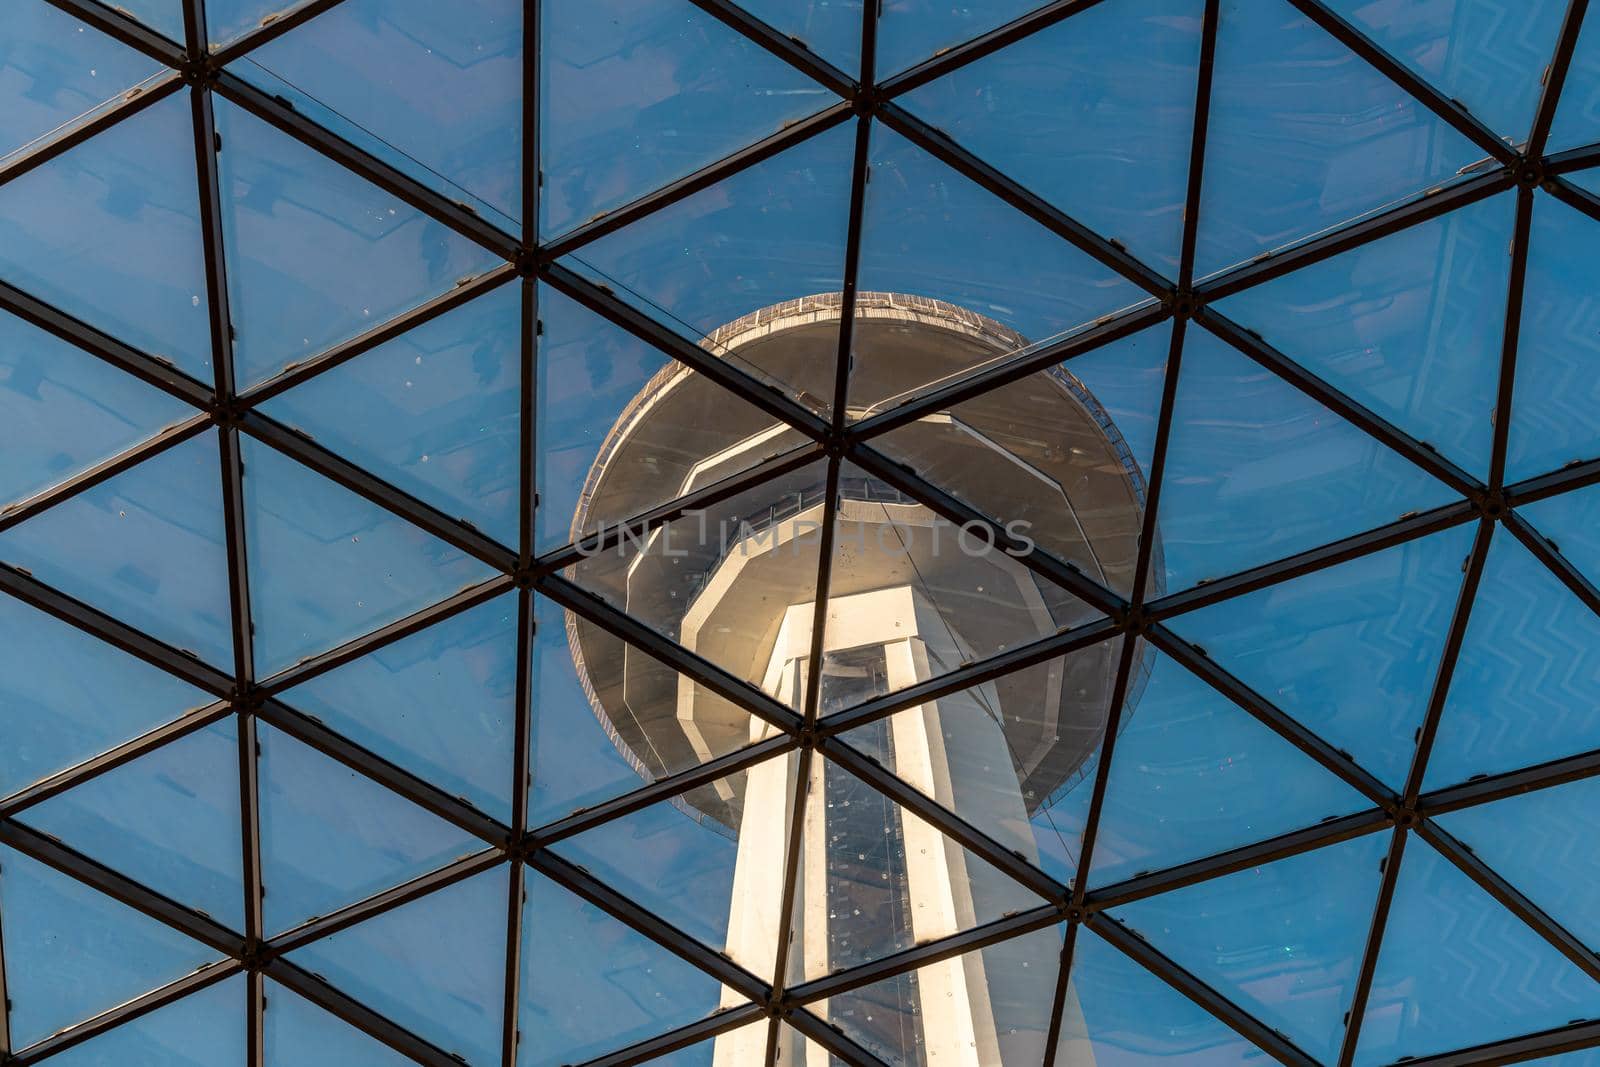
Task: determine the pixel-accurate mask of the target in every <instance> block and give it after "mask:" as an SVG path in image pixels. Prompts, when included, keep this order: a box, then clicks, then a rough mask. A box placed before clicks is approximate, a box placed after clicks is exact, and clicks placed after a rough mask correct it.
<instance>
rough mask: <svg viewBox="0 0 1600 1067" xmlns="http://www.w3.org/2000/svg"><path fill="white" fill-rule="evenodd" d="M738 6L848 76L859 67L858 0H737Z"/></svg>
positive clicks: (859, 32) (859, 25) (859, 10)
mask: <svg viewBox="0 0 1600 1067" xmlns="http://www.w3.org/2000/svg"><path fill="white" fill-rule="evenodd" d="M739 6H740V7H742V8H744V9H745V10H746V11H748V12H750V13H751V14H752V15H755V16H756V17H757V18H759V19H761V20H762V21H763V22H765V23H766V24H767V25H769V26H771V27H773V28H774V29H777V30H782V31H783V33H784V34H786V35H787V36H788V37H789V38H790V39H791V40H794V41H797V42H799V43H800V44H802V45H804V46H805V47H806V48H807V49H809V50H810V51H812V52H815V53H816V54H817V55H818V56H821V57H822V58H823V59H825V60H827V61H828V62H829V63H832V64H833V65H834V66H835V67H838V68H839V69H840V70H842V71H844V72H845V73H846V74H848V75H850V76H851V77H854V76H855V75H856V72H857V71H858V70H859V69H860V67H861V30H862V26H861V7H862V3H861V0H740V3H739Z"/></svg>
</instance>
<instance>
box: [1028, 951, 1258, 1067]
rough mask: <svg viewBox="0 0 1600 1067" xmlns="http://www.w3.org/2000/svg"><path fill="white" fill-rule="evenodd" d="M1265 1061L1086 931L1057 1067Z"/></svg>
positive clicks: (1224, 1066)
mask: <svg viewBox="0 0 1600 1067" xmlns="http://www.w3.org/2000/svg"><path fill="white" fill-rule="evenodd" d="M1265 1059H1266V1056H1265V1054H1264V1053H1262V1052H1261V1051H1260V1050H1258V1049H1257V1048H1256V1047H1255V1046H1254V1045H1252V1044H1250V1043H1249V1042H1248V1041H1246V1040H1245V1039H1244V1038H1242V1037H1240V1036H1239V1035H1238V1034H1236V1033H1234V1032H1233V1031H1232V1030H1231V1029H1229V1028H1228V1027H1227V1026H1226V1025H1225V1024H1224V1023H1222V1022H1220V1021H1219V1020H1217V1019H1215V1018H1212V1017H1211V1016H1210V1015H1207V1014H1206V1013H1205V1011H1204V1009H1202V1008H1199V1007H1197V1006H1196V1005H1195V1003H1194V1002H1193V1001H1191V1000H1189V999H1188V998H1187V997H1185V996H1184V995H1183V994H1181V993H1179V992H1178V991H1177V990H1175V989H1173V988H1172V987H1170V986H1168V985H1167V984H1166V983H1165V982H1163V981H1162V980H1161V979H1159V978H1157V977H1156V976H1155V975H1153V974H1151V973H1150V972H1149V971H1147V970H1145V969H1144V968H1143V967H1141V966H1139V965H1138V964H1137V963H1134V962H1133V961H1132V960H1130V959H1129V958H1128V957H1126V956H1124V955H1123V954H1122V953H1121V952H1118V951H1117V950H1116V949H1114V948H1112V947H1111V946H1110V945H1108V944H1106V943H1105V942H1104V941H1102V940H1100V938H1098V937H1095V936H1094V935H1093V934H1091V933H1089V932H1088V931H1087V930H1079V931H1078V935H1077V940H1076V941H1075V942H1074V943H1073V947H1072V984H1071V985H1070V986H1069V987H1068V989H1067V1000H1066V1002H1065V1005H1064V1010H1063V1011H1062V1014H1061V1040H1060V1043H1059V1044H1058V1045H1057V1046H1056V1062H1057V1063H1059V1064H1062V1065H1063V1067H1068V1065H1072V1064H1080V1063H1083V1064H1087V1063H1094V1064H1095V1065H1096V1067H1155V1065H1157V1064H1181V1065H1183V1067H1237V1065H1242V1064H1244V1063H1247V1062H1248V1063H1252V1064H1259V1063H1262V1062H1264V1061H1265Z"/></svg>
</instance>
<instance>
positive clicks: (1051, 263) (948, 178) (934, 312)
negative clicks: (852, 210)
mask: <svg viewBox="0 0 1600 1067" xmlns="http://www.w3.org/2000/svg"><path fill="white" fill-rule="evenodd" d="M871 163H872V165H871V168H870V182H869V184H868V186H867V199H866V205H865V209H864V214H863V216H862V224H861V227H862V228H861V265H860V286H861V290H862V293H863V294H864V296H863V297H862V298H860V307H859V309H858V311H857V315H858V317H860V318H866V319H868V321H870V320H871V319H872V318H873V317H886V316H890V317H892V316H894V315H898V316H900V317H902V318H904V319H905V320H907V321H908V323H911V324H916V323H920V322H921V321H922V318H923V317H924V316H931V317H933V319H934V320H935V322H936V323H942V322H944V321H947V320H953V321H952V322H951V325H949V326H946V329H958V330H959V332H960V333H962V334H964V335H965V337H964V339H963V340H961V341H959V342H958V343H956V344H954V345H950V346H948V347H949V348H954V351H953V352H951V351H943V352H940V353H939V355H940V356H942V358H940V359H938V360H937V362H935V361H934V360H933V359H931V358H928V357H923V359H922V360H919V363H918V366H917V367H916V368H914V373H912V374H911V377H910V378H909V379H908V380H904V381H900V382H898V383H896V384H897V385H898V386H899V388H898V390H893V391H890V390H884V389H881V388H880V389H876V390H873V391H872V392H873V393H875V394H876V395H871V394H870V393H869V395H866V396H865V397H860V396H859V388H860V387H858V386H857V384H856V383H855V382H852V384H851V389H850V402H851V404H852V406H861V407H864V406H865V405H866V404H870V403H880V404H881V403H882V402H883V400H884V399H885V396H886V395H888V394H889V393H890V392H895V393H897V394H898V395H897V396H896V399H903V398H905V397H907V396H909V395H910V394H911V393H913V392H914V391H916V390H918V389H921V388H923V387H926V386H929V385H932V384H934V383H935V382H938V383H939V384H943V383H944V382H945V381H948V380H950V379H953V378H956V377H957V376H959V375H961V374H964V373H966V372H969V371H973V370H976V369H977V368H979V367H982V366H986V365H990V364H993V363H995V362H997V361H1000V360H1003V359H1005V358H1006V357H1007V356H1009V355H1012V354H1015V353H1017V352H1020V351H1022V350H1023V349H1026V348H1029V347H1033V346H1037V345H1039V344H1041V343H1043V342H1046V341H1053V340H1056V339H1058V338H1059V337H1061V336H1063V335H1065V334H1069V333H1072V332H1073V331H1076V330H1078V329H1080V328H1082V327H1085V326H1088V325H1089V324H1090V323H1092V322H1093V321H1094V320H1096V319H1099V318H1101V317H1102V316H1105V315H1108V314H1110V313H1112V312H1115V311H1118V310H1121V309H1124V308H1127V307H1130V306H1132V305H1134V304H1138V303H1141V302H1142V301H1143V300H1144V299H1145V294H1144V292H1143V290H1141V289H1137V288H1135V287H1134V285H1133V283H1131V282H1129V281H1127V280H1126V279H1124V278H1123V277H1122V276H1121V275H1119V274H1117V273H1115V272H1114V271H1112V270H1111V269H1110V268H1108V267H1105V266H1102V265H1101V264H1100V263H1098V262H1096V261H1095V260H1094V259H1091V258H1090V257H1089V255H1088V253H1086V252H1081V251H1079V250H1078V249H1077V248H1075V247H1074V246H1072V245H1071V244H1069V243H1068V242H1067V241H1065V240H1064V239H1062V238H1060V237H1057V236H1056V235H1055V234H1053V233H1051V232H1050V231H1049V230H1046V229H1045V228H1044V227H1043V226H1041V225H1039V224H1038V223H1035V222H1034V221H1033V220H1032V219H1029V218H1028V217H1027V216H1026V215H1023V214H1022V213H1021V212H1019V211H1017V210H1015V209H1014V208H1012V207H1011V206H1009V205H1008V204H1006V203H1005V202H1004V201H1002V200H1001V199H999V198H998V197H996V196H993V195H991V194H990V193H988V192H987V191H985V190H984V189H983V188H982V187H980V186H979V185H977V184H976V183H975V182H972V181H970V180H969V179H967V178H965V177H963V176H961V175H960V174H957V173H956V172H955V171H954V170H952V169H950V168H949V167H947V166H945V165H944V164H943V163H941V162H939V161H938V160H937V159H935V158H934V157H933V156H931V155H929V154H928V153H926V152H924V151H923V150H922V149H920V148H918V147H917V146H916V145H914V144H912V143H911V142H910V141H908V140H906V139H905V138H903V137H901V136H900V135H899V134H896V133H893V132H890V131H889V130H888V129H887V128H885V127H883V126H877V127H874V129H873V133H872V160H871ZM885 306H887V307H888V308H889V309H890V310H887V311H885V310H883V307H885ZM924 309H926V310H924ZM957 324H959V325H957ZM875 343H876V344H877V345H893V344H895V343H896V337H895V334H894V333H892V332H890V331H886V330H880V331H875V332H874V333H871V334H864V335H863V336H862V338H861V340H860V341H859V342H857V343H855V344H854V345H853V349H854V358H855V363H856V364H857V365H858V366H863V367H866V366H872V365H889V366H892V365H893V364H892V363H891V362H890V356H889V355H888V354H887V353H880V352H878V351H875V350H874V347H873V346H874V344H875ZM924 360H925V361H926V366H923V365H922V362H923V361H924ZM870 380H871V379H865V380H864V382H863V385H865V384H866V382H870Z"/></svg>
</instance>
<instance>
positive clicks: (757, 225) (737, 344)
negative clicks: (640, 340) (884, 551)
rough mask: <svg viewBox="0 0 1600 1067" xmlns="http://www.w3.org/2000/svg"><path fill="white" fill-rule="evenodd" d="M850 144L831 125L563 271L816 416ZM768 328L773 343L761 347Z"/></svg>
mask: <svg viewBox="0 0 1600 1067" xmlns="http://www.w3.org/2000/svg"><path fill="white" fill-rule="evenodd" d="M674 2H677V0H674ZM588 6H590V7H593V6H594V5H593V4H592V3H591V4H589V5H588ZM854 143H855V138H854V135H853V133H852V127H851V126H850V125H849V124H844V125H841V126H836V127H834V128H833V129H830V130H827V131H825V132H823V133H820V134H818V135H816V136H815V137H812V138H811V139H810V140H808V141H805V142H803V143H801V144H798V145H796V146H794V147H793V148H790V149H788V150H786V151H784V152H780V153H779V154H778V155H776V156H773V157H772V158H770V159H767V160H764V161H762V162H760V163H758V164H756V165H755V166H753V167H749V168H747V169H746V170H742V171H740V172H739V173H738V174H735V175H732V176H730V177H728V178H725V179H723V180H722V181H720V182H718V183H717V184H716V185H714V186H712V187H711V188H709V189H704V190H701V191H700V192H698V193H695V194H694V195H692V196H690V197H687V198H686V199H684V200H680V201H678V202H677V203H674V204H671V205H669V206H667V207H664V208H662V209H661V210H660V211H657V212H656V213H654V214H652V215H649V216H647V217H645V218H643V219H640V220H639V221H637V222H635V223H633V224H631V225H629V226H626V227H624V228H623V229H621V230H618V231H616V232H615V233H611V234H607V235H606V236H604V237H601V238H600V239H599V240H597V241H595V242H594V243H592V244H587V245H584V246H583V247H582V248H580V249H578V250H577V251H576V252H574V253H572V254H571V255H570V256H568V257H567V258H566V260H565V261H564V262H566V263H567V264H568V265H570V266H572V267H573V268H574V269H575V270H577V271H579V272H580V273H584V274H587V275H589V277H590V279H591V280H592V281H595V282H596V283H597V284H600V285H603V286H604V287H605V288H607V289H610V290H611V291H612V292H614V293H615V294H616V296H617V297H618V298H619V299H622V300H626V301H628V302H629V303H631V304H633V305H634V306H635V307H637V308H639V309H640V310H641V311H643V312H645V313H646V314H649V315H651V316H653V317H655V318H656V319H658V320H660V322H661V323H662V324H663V325H664V326H665V327H666V328H667V329H669V330H673V331H675V332H677V333H679V334H681V335H682V336H684V337H686V338H688V339H689V340H691V341H695V342H696V343H698V344H699V345H700V346H701V347H702V348H705V349H706V350H707V351H709V352H711V353H712V354H713V355H716V356H718V357H720V358H722V359H724V360H727V361H728V362H730V363H732V364H734V365H735V366H737V367H739V369H741V370H743V371H745V372H746V373H748V374H750V375H752V376H753V377H755V378H756V379H757V380H759V381H761V382H763V383H766V384H769V385H771V386H772V387H773V388H776V389H778V390H780V391H783V392H787V393H788V394H789V395H791V396H792V397H795V398H796V399H798V400H799V401H800V402H801V403H802V404H804V405H806V406H808V407H810V408H812V409H813V410H816V411H820V412H826V411H827V410H828V409H829V408H830V407H831V406H832V403H833V385H834V378H835V374H834V367H835V366H836V365H837V362H838V358H839V342H838V329H839V325H838V324H839V314H840V290H841V289H842V287H843V285H844V261H845V236H846V235H845V231H846V220H847V219H848V217H849V207H850V166H851V158H852V154H853V151H854V147H853V146H854ZM629 158H636V157H635V155H633V154H630V155H629ZM637 158H644V157H637ZM775 248H781V249H783V254H782V255H774V254H773V250H774V249H775ZM779 331H782V338H781V340H780V339H773V340H769V339H768V338H769V335H770V334H773V333H777V332H779Z"/></svg>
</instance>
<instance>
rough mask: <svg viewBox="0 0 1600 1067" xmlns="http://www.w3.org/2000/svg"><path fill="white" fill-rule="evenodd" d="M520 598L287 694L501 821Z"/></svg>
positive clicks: (466, 615) (506, 812) (507, 806)
mask: <svg viewBox="0 0 1600 1067" xmlns="http://www.w3.org/2000/svg"><path fill="white" fill-rule="evenodd" d="M516 675H517V599H516V597H514V596H502V597H500V598H498V599H496V600H492V601H490V602H489V603H487V604H482V605H480V606H478V607H476V608H472V609H470V610H468V611H465V612H463V613H462V614H460V615H457V616H455V617H454V618H450V619H446V620H444V621H443V622H439V623H435V624H434V625H432V626H430V627H428V628H427V629H425V630H422V631H421V632H419V633H416V634H413V635H412V636H410V637H407V638H404V639H402V640H400V641H396V642H395V643H394V644H392V645H388V646H386V647H384V648H380V649H379V650H378V651H376V652H373V653H370V654H368V655H366V656H363V657H361V658H360V659H358V660H355V661H353V662H351V663H347V664H345V665H344V666H342V667H339V668H337V669H335V670H332V671H330V672H328V673H327V674H324V675H320V676H318V677H316V678H313V679H311V680H310V681H309V682H305V683H302V684H301V685H297V686H295V687H294V688H293V689H290V690H288V691H287V692H285V693H284V695H283V698H284V700H285V701H286V702H288V703H289V704H292V705H293V706H294V707H295V708H297V709H298V710H300V711H303V712H305V713H306V714H308V715H313V716H315V717H316V718H318V719H321V720H322V721H323V722H324V723H326V724H327V725H328V726H329V727H330V728H331V729H333V730H336V731H338V732H339V733H341V734H343V735H344V736H345V737H348V738H350V739H351V740H352V741H354V742H356V743H357V744H359V745H361V746H362V747H363V748H367V749H370V750H372V751H373V752H376V753H377V754H378V755H380V756H382V757H384V758H385V759H390V760H393V761H394V762H395V763H397V764H399V765H400V766H402V767H404V768H405V769H406V770H408V771H410V772H411V773H413V774H415V775H417V776H418V777H421V778H424V779H426V780H427V781H429V782H431V783H433V784H434V785H436V786H438V787H439V788H441V789H443V790H444V791H445V792H447V793H449V794H450V795H452V796H459V797H461V798H462V799H464V800H466V801H468V802H469V803H471V804H474V805H476V806H477V807H478V808H480V809H481V810H483V811H486V812H489V813H490V814H492V815H494V816H495V817H496V818H498V819H500V820H502V821H505V822H510V819H511V778H512V772H511V762H512V761H511V753H512V748H513V745H512V733H513V727H514V722H515V719H516Z"/></svg>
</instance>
